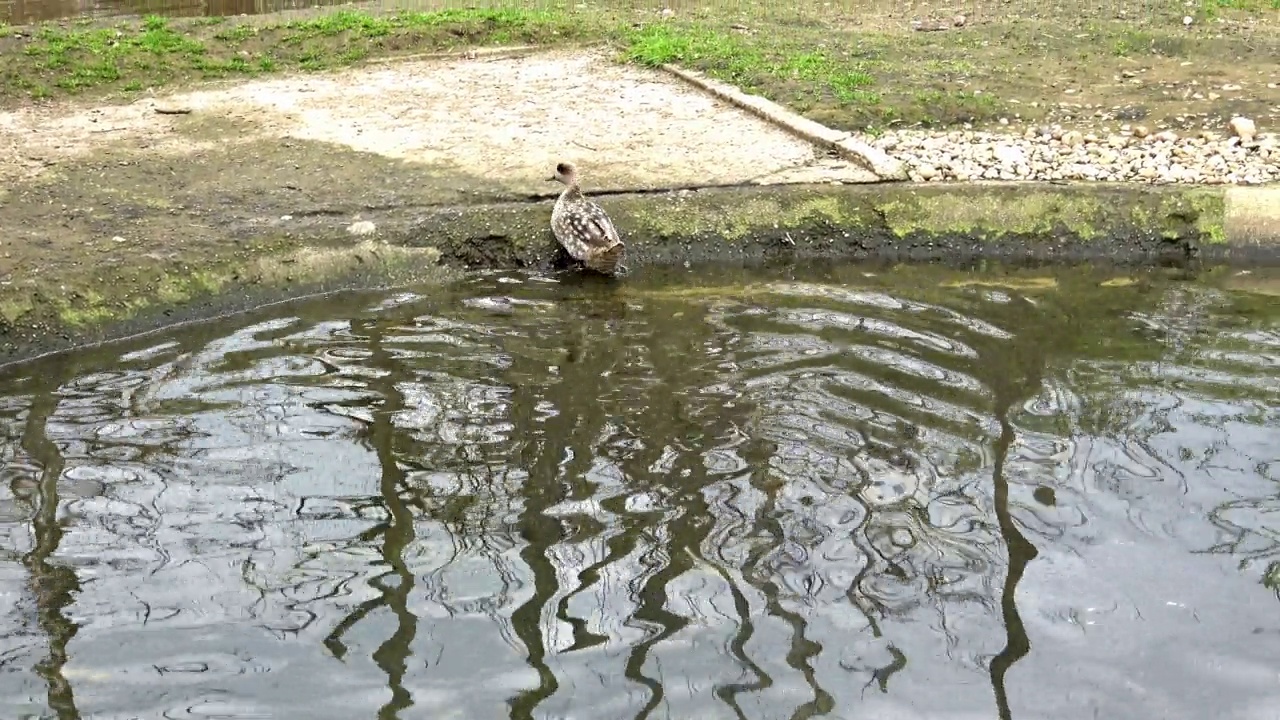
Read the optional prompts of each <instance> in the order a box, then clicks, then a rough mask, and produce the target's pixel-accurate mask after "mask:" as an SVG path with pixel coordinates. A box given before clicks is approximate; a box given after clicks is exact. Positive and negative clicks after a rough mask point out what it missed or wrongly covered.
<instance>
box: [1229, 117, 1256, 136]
mask: <svg viewBox="0 0 1280 720" xmlns="http://www.w3.org/2000/svg"><path fill="white" fill-rule="evenodd" d="M1227 125H1228V126H1229V127H1230V128H1231V132H1233V133H1235V136H1236V137H1238V138H1240V142H1253V138H1254V136H1255V135H1257V134H1258V126H1257V125H1255V124H1254V122H1253V121H1252V120H1250V119H1249V118H1247V117H1241V116H1239V115H1237V116H1235V117H1233V118H1231V122H1229V123H1227Z"/></svg>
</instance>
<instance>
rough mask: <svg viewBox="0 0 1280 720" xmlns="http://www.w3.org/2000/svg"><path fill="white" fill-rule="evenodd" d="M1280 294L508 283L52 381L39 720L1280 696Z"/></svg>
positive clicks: (164, 339) (39, 586) (95, 358)
mask: <svg viewBox="0 0 1280 720" xmlns="http://www.w3.org/2000/svg"><path fill="white" fill-rule="evenodd" d="M1266 287H1267V285H1266V283H1265V282H1263V283H1255V284H1254V286H1253V287H1252V289H1251V290H1250V291H1238V290H1237V291H1232V290H1227V289H1224V287H1223V284H1222V283H1221V282H1218V281H1217V280H1215V281H1213V282H1187V281H1180V280H1176V279H1172V278H1169V277H1166V276H1161V275H1151V276H1146V277H1143V278H1140V279H1139V280H1138V281H1137V282H1132V281H1130V280H1127V279H1123V278H1122V279H1119V280H1116V279H1114V278H1111V279H1109V278H1108V276H1103V275H1093V274H1089V273H1085V272H1080V271H1072V272H1063V273H1061V274H1059V275H1057V276H1043V277H1038V276H1028V275H1014V276H1001V277H988V276H966V275H956V274H950V273H947V272H945V271H942V270H934V269H920V268H897V269H886V268H881V269H875V270H872V269H869V268H861V267H840V268H822V269H810V270H791V271H782V270H777V271H755V272H745V271H729V270H722V271H708V270H706V269H698V270H696V271H689V272H683V271H681V272H676V271H671V273H670V274H667V275H661V274H658V273H656V272H643V273H637V275H636V276H635V277H634V278H631V279H628V280H627V281H626V282H623V283H619V284H614V285H611V284H608V283H600V282H588V281H583V280H580V279H573V278H562V279H560V280H556V279H553V278H546V277H536V276H529V275H517V274H510V273H507V274H493V275H483V276H477V277H474V278H471V279H469V280H467V281H465V282H462V283H460V284H458V285H456V286H454V287H451V288H449V289H448V291H446V292H440V291H438V290H432V291H430V292H425V293H424V294H423V295H416V294H414V293H412V292H404V291H401V292H386V293H363V294H354V295H345V296H341V297H337V298H329V299H322V300H316V301H309V302H301V303H295V304H290V305H283V306H278V307H275V308H271V309H268V310H265V311H262V312H259V313H256V314H254V315H251V316H241V317H236V318H232V319H228V320H224V321H221V322H217V323H212V324H208V325H200V326H192V327H188V328H183V329H178V330H172V331H167V332H164V333H161V334H158V335H153V336H150V337H147V338H143V339H138V340H134V341H131V342H129V343H125V344H120V345H113V346H108V347H103V348H97V349H93V350H87V351H84V352H82V353H79V354H74V355H68V356H64V357H60V358H56V359H47V360H45V361H42V362H39V363H36V364H33V365H29V366H25V367H18V368H11V369H9V370H8V371H6V372H5V373H4V374H2V375H0V456H2V457H3V462H4V468H5V471H4V472H5V478H4V482H3V483H0V717H5V718H18V717H54V716H56V717H60V718H71V717H85V718H88V717H94V718H127V717H138V718H159V717H166V718H179V717H221V718H230V717H306V718H335V719H339V718H342V719H346V718H362V717H381V718H390V717H402V718H502V717H511V718H591V719H593V720H600V719H607V718H644V717H648V718H706V719H712V718H806V717H816V716H825V717H835V718H854V717H878V718H925V717H928V718H996V717H1000V718H1085V717H1103V718H1155V717H1159V718H1167V719H1174V718H1188V719H1191V718H1197V719H1199V718H1209V717H1213V718H1274V717H1276V712H1277V711H1276V710H1275V708H1277V707H1280V603H1278V600H1277V591H1276V589H1275V588H1276V585H1277V584H1278V583H1280V492H1278V490H1280V484H1278V482H1280V429H1277V428H1278V427H1280V426H1278V425H1277V423H1278V422H1280V409H1278V408H1280V403H1278V402H1277V400H1278V399H1280V372H1277V370H1278V366H1280V303H1278V302H1277V298H1276V297H1275V296H1274V295H1273V294H1268V293H1269V292H1270V291H1268V290H1266ZM1259 288H1261V291H1260V290H1259Z"/></svg>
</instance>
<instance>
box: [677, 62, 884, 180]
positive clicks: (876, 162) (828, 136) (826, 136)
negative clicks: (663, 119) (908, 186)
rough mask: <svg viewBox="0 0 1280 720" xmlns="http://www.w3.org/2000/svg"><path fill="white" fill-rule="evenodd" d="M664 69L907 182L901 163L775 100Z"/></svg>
mask: <svg viewBox="0 0 1280 720" xmlns="http://www.w3.org/2000/svg"><path fill="white" fill-rule="evenodd" d="M661 68H662V70H664V71H665V72H667V73H669V74H670V75H673V76H675V77H677V78H679V79H681V80H683V81H684V82H686V83H688V84H690V85H692V86H694V87H696V88H698V89H699V90H702V91H704V92H706V93H709V94H711V95H713V96H715V97H716V98H719V99H720V100H723V101H725V102H727V103H729V104H730V105H733V106H734V107H736V108H738V109H740V110H744V111H746V112H749V113H751V114H752V115H755V116H756V117H758V118H760V119H762V120H764V121H765V122H768V123H770V124H772V125H775V126H777V127H779V128H782V129H783V130H786V131H787V132H789V133H791V134H792V135H795V136H796V137H798V138H800V139H802V140H805V141H807V142H811V143H813V144H814V145H817V146H818V147H821V148H823V149H824V150H830V151H831V152H834V153H835V154H836V155H838V156H840V157H841V158H842V159H844V160H849V161H852V162H856V163H858V164H859V165H862V166H863V167H865V168H867V169H868V170H870V171H871V172H873V173H875V174H876V175H878V176H879V177H880V179H881V180H883V181H886V182H889V181H895V182H896V181H903V180H906V179H907V168H906V165H904V164H903V163H902V161H900V160H897V159H894V158H892V157H890V156H889V155H888V154H886V153H885V152H884V151H882V150H879V149H877V148H874V147H872V146H870V145H868V144H866V143H864V142H862V141H860V140H858V139H857V138H856V137H855V135H854V134H853V133H848V132H843V131H840V130H836V129H834V128H829V127H827V126H826V125H823V124H822V123H820V122H816V121H813V120H810V119H809V118H807V117H804V116H803V115H800V114H799V113H795V112H792V111H791V110H788V109H787V108H785V107H783V106H781V105H779V104H777V103H775V102H773V101H772V100H768V99H766V98H763V97H761V96H759V95H750V94H748V93H745V92H743V91H742V90H741V89H739V88H738V87H736V86H734V85H730V84H728V83H722V82H720V81H719V80H713V79H711V78H709V77H707V76H706V75H704V74H702V73H700V72H697V71H694V70H686V69H684V68H681V67H678V66H676V65H670V64H668V65H662V66H661Z"/></svg>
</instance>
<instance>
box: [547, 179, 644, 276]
mask: <svg viewBox="0 0 1280 720" xmlns="http://www.w3.org/2000/svg"><path fill="white" fill-rule="evenodd" d="M549 179H551V180H558V181H560V182H562V183H564V184H565V186H566V187H565V189H564V191H563V192H561V193H560V197H559V198H557V199H556V205H555V208H553V209H552V211H551V232H552V233H554V234H555V236H556V240H557V241H558V242H559V243H560V245H561V247H563V248H564V249H565V252H567V253H569V256H570V257H572V258H573V259H574V260H577V261H578V262H580V263H582V264H583V265H584V266H586V267H587V268H588V269H590V270H594V271H596V272H598V273H601V274H604V275H616V274H618V272H619V270H620V269H621V263H622V259H623V256H624V254H625V253H626V245H625V244H624V243H623V242H622V238H621V237H619V236H618V230H617V228H615V227H614V226H613V221H612V220H610V219H609V216H608V214H606V213H605V211H604V209H603V208H601V207H600V206H599V205H597V204H595V203H594V202H592V201H591V200H589V199H587V197H586V196H585V195H583V194H582V189H581V188H580V187H579V185H578V180H577V173H576V172H575V171H574V168H573V166H572V165H570V164H569V163H560V164H559V165H557V166H556V174H555V175H553V176H552V177H551V178H549Z"/></svg>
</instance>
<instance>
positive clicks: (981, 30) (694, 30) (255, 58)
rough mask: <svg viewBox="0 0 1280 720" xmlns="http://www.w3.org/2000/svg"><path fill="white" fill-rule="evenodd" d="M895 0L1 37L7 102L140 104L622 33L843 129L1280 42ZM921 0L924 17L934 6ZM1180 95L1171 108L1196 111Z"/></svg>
mask: <svg viewBox="0 0 1280 720" xmlns="http://www.w3.org/2000/svg"><path fill="white" fill-rule="evenodd" d="M487 1H488V0H477V2H478V3H481V4H483V3H484V2H487ZM878 1H879V0H858V2H859V3H864V4H865V7H864V5H863V4H856V6H855V5H850V4H849V3H848V2H833V3H827V2H825V0H800V2H798V3H796V4H795V5H794V6H787V7H786V9H785V10H783V11H780V10H779V9H778V5H777V3H775V2H771V1H769V0H735V2H734V4H733V6H732V7H731V8H728V7H725V8H720V7H717V6H715V5H714V4H708V5H707V6H705V7H704V8H702V9H698V8H692V9H688V10H680V11H678V12H677V13H676V15H675V16H674V17H671V18H666V19H663V18H662V17H661V16H659V14H658V13H657V12H656V11H655V10H654V7H656V6H653V7H649V6H645V7H642V8H641V9H637V8H636V6H635V4H634V3H633V2H632V1H631V0H596V2H594V3H592V4H588V5H582V4H578V3H577V2H575V1H573V0H557V2H559V3H562V4H556V5H551V6H547V7H546V8H545V9H540V10H520V9H513V8H489V7H478V8H470V9H454V10H439V11H433V12H421V11H417V12H409V11H403V12H399V13H394V14H380V13H368V12H360V11H355V10H351V9H343V10H336V11H328V12H324V11H321V12H318V13H316V14H312V15H310V16H308V17H305V18H298V19H291V20H281V19H269V18H268V17H248V18H230V19H228V18H221V17H211V18H192V19H180V20H167V19H164V18H160V17H155V16H151V17H146V18H143V19H141V20H140V21H139V20H135V21H128V22H119V23H116V24H112V25H105V26H104V25H103V24H102V22H101V21H89V20H74V21H63V22H61V23H46V24H44V25H41V26H37V27H34V28H26V29H24V32H25V35H24V36H22V37H18V38H15V37H13V35H12V33H0V57H2V58H4V62H0V105H4V104H9V105H12V104H14V103H20V102H29V101H31V100H42V99H46V98H55V97H58V96H60V95H73V94H86V93H96V94H100V95H101V94H106V95H112V94H114V95H119V96H123V97H125V98H126V99H127V98H128V97H129V96H130V94H136V93H139V92H143V91H145V90H147V89H148V88H158V87H162V86H166V85H173V84H179V83H182V82H185V81H190V80H201V79H206V78H227V77H252V76H256V75H260V74H265V73H276V72H316V71H323V70H328V69H334V68H341V67H347V66H351V65H356V64H359V63H362V62H365V61H366V60H368V59H370V58H374V57H387V56H395V55H404V54H410V53H418V52H423V51H434V50H456V49H461V48H466V47H474V46H481V45H503V44H562V43H566V42H580V41H600V40H607V41H610V42H611V43H613V44H614V45H615V46H616V47H617V48H618V49H619V57H620V59H621V60H623V61H626V62H630V63H634V64H637V65H643V66H650V67H653V66H659V65H663V64H667V63H676V64H679V65H681V66H685V67H690V68H694V69H697V70H700V71H702V72H704V73H707V74H708V75H710V76H712V77H715V78H718V79H720V80H724V81H726V82H730V83H733V84H736V85H738V86H740V87H743V88H745V89H746V90H748V91H749V92H756V93H759V94H761V95H764V96H766V97H769V98H770V99H772V100H775V101H777V102H780V103H783V104H785V105H789V106H791V107H792V108H793V109H795V110H797V111H799V112H802V113H805V114H807V115H809V116H810V117H812V118H813V119H815V120H818V121H820V122H824V123H827V124H829V125H832V126H834V127H838V128H843V129H860V130H872V131H876V130H879V129H883V128H888V127H893V126H899V125H906V126H934V127H946V126H955V125H961V124H975V125H978V124H984V123H994V122H995V121H996V119H998V118H1002V117H1006V116H1010V117H1012V118H1013V119H1018V118H1017V116H1016V115H1015V113H1020V114H1021V115H1022V118H1021V119H1022V120H1025V121H1036V120H1037V119H1038V118H1041V117H1043V116H1044V113H1045V110H1044V108H1045V107H1047V106H1050V105H1053V104H1056V102H1055V101H1056V100H1068V101H1070V100H1076V99H1078V97H1079V96H1074V97H1061V96H1059V97H1056V98H1055V97H1054V96H1055V95H1056V94H1057V93H1058V92H1059V90H1056V89H1055V88H1065V87H1068V86H1071V87H1077V88H1081V87H1083V88H1089V91H1090V92H1091V93H1093V94H1095V95H1097V94H1106V93H1110V94H1111V95H1110V96H1105V97H1095V98H1094V101H1095V102H1104V103H1110V104H1113V105H1115V104H1122V103H1123V104H1128V103H1129V101H1130V100H1131V99H1133V98H1132V94H1133V93H1134V92H1138V90H1135V89H1134V88H1133V87H1132V86H1130V85H1124V86H1121V85H1118V84H1116V83H1115V82H1114V80H1113V77H1114V76H1115V74H1116V73H1117V72H1118V71H1117V60H1116V58H1117V57H1120V58H1126V59H1129V60H1139V61H1142V60H1143V59H1145V58H1160V57H1164V58H1177V59H1178V60H1189V61H1192V62H1190V63H1187V62H1182V63H1178V64H1177V66H1178V67H1179V68H1181V67H1186V68H1189V69H1187V70H1186V71H1185V74H1186V75H1187V77H1186V78H1181V76H1177V75H1176V73H1181V72H1183V71H1181V70H1176V71H1173V72H1175V75H1166V76H1164V77H1162V78H1160V79H1162V80H1164V81H1167V82H1176V81H1179V80H1181V81H1184V82H1185V81H1189V80H1190V79H1192V78H1193V77H1194V76H1195V74H1196V73H1203V74H1209V75H1216V76H1221V77H1222V78H1224V81H1227V79H1229V76H1230V75H1231V73H1234V72H1240V71H1241V70H1240V69H1241V68H1247V67H1249V66H1258V65H1260V64H1265V63H1266V62H1269V61H1270V60H1272V59H1274V57H1275V56H1276V53H1278V52H1280V22H1277V21H1280V13H1276V12H1275V9H1276V8H1277V7H1278V6H1280V0H1195V2H1197V3H1199V4H1198V5H1196V6H1195V8H1191V9H1188V8H1186V7H1185V6H1183V5H1181V4H1176V5H1175V4H1171V5H1169V6H1168V8H1166V9H1165V10H1164V11H1162V14H1159V16H1158V17H1157V16H1155V15H1149V14H1148V15H1144V16H1143V17H1142V18H1140V19H1138V20H1134V21H1115V20H1109V19H1105V18H1103V19H1098V18H1097V17H1096V16H1095V15H1094V14H1090V13H1084V12H1076V11H1075V10H1072V8H1071V7H1069V6H1067V5H1063V6H1062V7H1061V8H1059V9H1056V10H1055V9H1046V6H1044V5H1043V4H1041V3H1030V2H1029V1H1027V0H1013V4H1012V5H1011V6H1010V8H1009V10H1010V11H1009V12H1008V13H1006V16H1004V17H1002V19H1000V20H999V21H995V22H988V23H982V24H974V25H972V26H969V27H966V28H964V29H963V30H955V31H947V32H942V33H917V32H911V31H910V29H909V27H908V26H907V25H906V24H905V23H904V21H902V19H901V17H899V16H898V15H894V16H892V17H889V16H876V15H874V12H873V11H875V9H876V7H878V6H877V5H876V2H878ZM922 2H923V5H919V6H917V9H918V10H920V11H921V12H922V13H923V12H924V11H925V10H928V9H929V8H928V7H926V6H927V5H928V4H929V3H928V0H922ZM882 4H884V5H885V7H890V6H892V9H893V11H894V12H895V13H897V11H898V10H899V9H900V8H898V6H897V5H896V4H893V3H890V2H889V1H888V0H883V2H882ZM943 5H945V4H943ZM943 5H938V8H942V9H943V10H945V9H946V8H949V7H950V5H946V7H945V8H944V7H943ZM1024 6H1025V7H1024ZM1054 7H1055V8H1056V7H1058V6H1054ZM1078 9H1079V8H1077V10H1078ZM1023 11H1025V13H1024V14H1019V13H1020V12H1023ZM947 12H950V11H949V10H947ZM1184 12H1197V13H1199V14H1201V15H1206V14H1208V13H1218V14H1221V16H1222V17H1223V19H1224V21H1228V22H1229V20H1228V18H1229V17H1230V16H1236V15H1241V14H1246V15H1249V16H1250V21H1249V23H1247V24H1242V25H1238V27H1242V28H1245V29H1246V30H1248V29H1249V28H1254V27H1255V26H1256V28H1257V29H1255V30H1248V32H1252V33H1253V34H1251V35H1230V34H1223V33H1222V32H1221V29H1220V28H1221V26H1220V24H1219V23H1216V22H1215V23H1213V24H1212V25H1211V24H1210V23H1202V24H1201V23H1197V24H1195V25H1193V27H1192V28H1184V27H1183V26H1182V23H1181V19H1182V16H1183V14H1184ZM1046 13H1047V14H1046ZM899 15H900V13H899ZM1197 33H1199V34H1197ZM1162 72H1166V73H1167V72H1169V71H1168V70H1167V69H1166V70H1164V71H1162ZM1051 81H1052V84H1049V83H1050V82H1051ZM1152 87H1153V88H1155V89H1153V90H1151V91H1150V95H1149V97H1148V99H1147V100H1145V101H1144V102H1151V103H1166V104H1167V103H1168V101H1167V100H1166V99H1165V98H1166V97H1167V94H1163V95H1161V94H1158V93H1159V88H1158V87H1156V86H1154V85H1153V86H1152ZM1122 95H1123V97H1122ZM1034 101H1043V102H1038V103H1037V102H1034ZM1139 101H1142V100H1141V98H1139ZM1168 107H1169V109H1168V110H1167V112H1166V114H1167V115H1176V113H1177V112H1179V110H1178V109H1177V108H1176V107H1174V106H1172V105H1169V106H1168Z"/></svg>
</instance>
